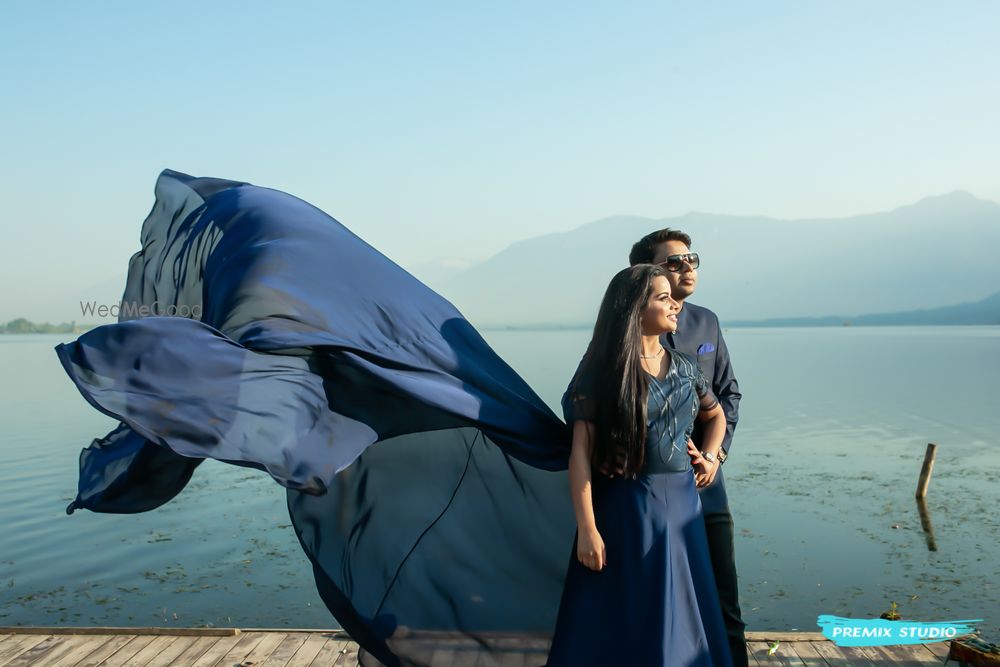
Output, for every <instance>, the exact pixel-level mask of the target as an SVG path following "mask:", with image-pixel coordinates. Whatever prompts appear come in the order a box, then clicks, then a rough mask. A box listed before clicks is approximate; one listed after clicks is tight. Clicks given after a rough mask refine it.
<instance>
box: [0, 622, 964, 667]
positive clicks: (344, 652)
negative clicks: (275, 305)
mask: <svg viewBox="0 0 1000 667" xmlns="http://www.w3.org/2000/svg"><path fill="white" fill-rule="evenodd" d="M418 641H420V642H422V643H427V644H428V645H427V656H428V658H429V659H430V663H431V664H433V665H434V667H439V666H440V667H449V666H451V665H454V666H456V667H458V666H459V665H462V666H465V667H491V666H492V665H493V664H496V665H498V666H499V665H502V666H503V667H508V666H511V667H533V666H535V665H542V664H543V663H544V662H545V652H546V648H545V647H544V646H541V645H538V641H537V640H536V641H532V640H528V641H526V642H522V643H521V644H522V645H521V646H518V642H517V640H508V641H510V642H511V643H510V648H509V649H507V650H506V651H504V653H503V654H502V655H499V656H497V659H495V660H494V659H492V658H481V657H477V656H476V654H475V653H471V652H466V653H465V655H464V656H463V651H462V648H461V646H458V645H456V643H454V642H441V641H440V640H438V641H437V646H436V647H434V646H433V645H432V642H431V640H428V639H422V640H418ZM428 642H431V643H428ZM775 642H777V644H775ZM772 647H774V650H773V652H771V651H770V650H771V648H772ZM747 648H748V650H749V653H750V664H751V665H754V666H758V667H759V666H761V665H785V666H788V665H791V666H794V667H855V666H857V667H875V666H883V665H884V666H886V667H889V666H893V667H895V666H901V667H918V666H920V665H938V666H941V665H943V664H944V662H945V659H946V657H947V655H948V644H947V643H935V644H924V645H914V646H873V647H865V648H843V647H838V646H836V645H835V644H833V643H832V642H830V641H828V640H827V639H826V638H824V637H823V635H821V634H819V633H813V632H749V633H747ZM357 657H358V645H357V644H355V643H354V642H353V641H351V640H350V638H349V637H348V636H347V635H346V634H344V633H343V632H340V631H319V630H236V629H202V628H191V629H183V628H0V667H24V666H27V665H36V666H38V667H42V666H48V667H98V666H105V665H106V666H108V667H111V666H116V665H117V666H127V667H353V666H354V665H356V664H357ZM463 657H464V658H466V659H464V660H463ZM470 659H471V660H470ZM477 660H478V662H477ZM952 664H953V665H954V664H955V663H952Z"/></svg>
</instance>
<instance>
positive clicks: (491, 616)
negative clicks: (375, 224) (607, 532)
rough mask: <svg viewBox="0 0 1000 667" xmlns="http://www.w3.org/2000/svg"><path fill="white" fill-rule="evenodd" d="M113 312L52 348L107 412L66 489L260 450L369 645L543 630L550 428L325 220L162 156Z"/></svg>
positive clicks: (166, 479) (178, 485) (561, 429)
mask: <svg viewBox="0 0 1000 667" xmlns="http://www.w3.org/2000/svg"><path fill="white" fill-rule="evenodd" d="M119 320H120V321H119V322H118V323H116V324H112V325H108V326H102V327H99V328H97V329H94V330H92V331H90V332H88V333H86V334H84V335H82V336H81V337H80V338H79V339H78V340H76V341H75V342H73V343H69V344H66V345H60V346H58V347H57V348H56V351H57V354H58V355H59V359H60V361H61V362H62V364H63V367H64V368H65V370H66V372H67V373H68V374H69V376H70V377H71V378H72V380H73V382H74V383H75V384H76V386H77V387H78V388H79V390H80V392H81V393H82V394H83V396H84V397H85V398H86V399H87V400H88V401H89V402H90V403H91V404H92V405H93V406H94V407H96V408H97V409H98V410H100V411H102V412H104V413H106V414H108V415H110V416H112V417H114V418H115V419H118V420H119V421H120V422H121V423H120V425H119V426H118V427H117V428H116V429H115V430H114V431H112V432H111V433H109V434H108V435H107V436H105V437H104V438H101V439H98V440H95V441H94V442H93V444H91V446H90V447H88V448H87V449H85V450H84V451H83V453H82V454H81V457H80V483H79V492H78V495H77V497H76V499H75V500H74V501H73V503H72V504H71V505H70V506H69V508H67V511H68V512H72V511H73V510H75V509H88V510H92V511H96V512H117V513H128V512H141V511H146V510H149V509H152V508H155V507H158V506H159V505H161V504H163V503H165V502H167V501H169V500H170V499H171V498H173V497H174V496H175V495H176V494H177V493H179V492H180V491H181V490H182V489H183V488H184V486H185V485H186V484H187V482H188V480H190V478H191V476H192V474H193V473H194V470H195V468H196V467H197V466H198V464H199V463H200V462H201V461H202V460H203V459H205V458H214V459H217V460H220V461H225V462H228V463H233V464H236V465H241V466H249V467H253V468H257V469H260V470H263V471H266V472H267V473H268V474H269V475H271V476H272V477H273V478H274V479H275V480H276V481H277V482H279V483H280V484H282V485H284V486H285V487H287V488H288V506H289V512H290V515H291V517H292V522H293V524H294V526H295V530H296V532H297V534H298V536H299V539H300V541H301V543H302V546H303V548H304V550H305V551H306V553H307V554H308V555H309V558H310V560H311V561H312V563H313V567H314V572H315V576H316V583H317V587H318V589H319V591H320V594H321V595H322V597H323V599H324V601H325V602H326V604H327V605H328V606H329V607H330V609H331V611H332V612H333V614H334V615H335V616H336V618H337V619H338V621H340V623H341V625H342V626H343V628H344V629H345V630H347V631H348V632H350V633H351V635H352V636H353V637H354V638H355V639H356V640H357V641H358V642H359V643H360V644H361V646H362V647H363V648H364V649H365V651H366V652H367V653H368V654H370V655H371V656H374V658H376V659H377V660H379V661H381V662H383V663H385V664H389V665H393V664H426V663H428V662H430V660H429V658H428V657H427V656H426V655H424V654H421V650H424V649H422V648H421V647H420V645H419V642H416V643H414V642H413V641H410V639H411V638H412V637H413V636H415V635H414V634H413V632H414V631H440V632H445V633H457V634H459V635H462V636H465V637H471V638H473V639H474V640H475V644H476V645H477V646H479V647H483V648H485V649H486V650H489V648H490V647H491V646H492V645H493V644H491V641H492V639H491V637H495V636H503V635H504V634H505V633H506V634H511V633H514V634H520V635H525V636H526V635H528V634H531V633H535V634H539V635H542V636H545V635H549V634H551V631H552V628H553V627H554V624H555V617H556V612H557V609H558V604H559V597H560V594H561V590H562V582H563V578H564V575H565V570H566V567H565V564H566V561H565V559H566V554H568V553H569V550H570V548H571V544H572V540H573V530H574V521H573V514H572V508H571V506H570V502H569V498H568V494H567V493H566V489H567V484H566V479H565V472H560V471H564V470H565V468H566V464H567V458H568V455H569V442H570V440H569V431H568V429H567V428H566V426H565V424H563V422H562V421H561V420H559V419H558V418H557V417H556V416H555V415H554V414H553V413H552V412H551V411H550V410H549V409H548V408H547V407H546V406H545V404H544V403H543V402H542V401H541V399H540V398H539V397H538V396H537V395H536V394H535V393H534V392H533V391H532V390H531V388H530V387H529V386H528V385H527V384H526V383H525V382H524V381H523V380H522V379H521V378H520V377H519V376H518V375H517V374H516V373H515V372H514V371H513V370H512V369H511V368H510V367H509V366H508V365H507V364H506V363H505V362H504V361H503V360H502V359H500V357H498V356H497V355H496V354H495V353H494V352H493V351H492V350H491V349H490V347H489V346H488V345H487V344H486V342H485V341H484V340H483V339H482V337H481V336H480V335H479V334H478V333H477V332H476V331H475V329H474V328H473V327H472V326H471V325H470V324H469V323H468V322H467V321H466V320H465V319H464V318H463V317H462V316H461V314H460V313H459V312H458V311H457V310H456V309H455V308H454V307H453V306H452V305H451V304H450V303H448V302H447V301H446V300H444V299H443V298H441V297H440V296H438V295H437V294H435V293H434V292H433V291H432V290H430V289H429V288H427V287H426V286H424V285H423V284H421V283H420V282H419V281H418V280H416V279H415V278H413V277H412V276H410V275H409V274H408V273H406V272H405V271H404V270H403V269H401V268H400V267H399V266H397V265H396V264H394V263H393V262H391V261H390V260H388V259H387V258H386V257H384V256H383V255H381V254H380V253H379V252H378V251H376V250H375V249H374V248H372V247H371V246H369V245H367V244H366V243H365V242H364V241H362V240H361V239H359V238H358V237H357V236H355V235H354V234H352V233H351V232H350V231H349V230H348V229H346V228H345V227H344V226H343V225H341V224H340V223H338V222H337V221H336V220H334V219H333V218H331V217H329V216H328V215H326V214H325V213H323V212H322V211H320V210H319V209H317V208H315V207H313V206H311V205H309V204H307V203H306V202H304V201H302V200H299V199H296V198H295V197H292V196H290V195H288V194H285V193H282V192H279V191H276V190H271V189H267V188H262V187H256V186H253V185H249V184H247V183H239V182H232V181H224V180H219V179H207V178H193V177H190V176H187V175H184V174H180V173H177V172H173V171H164V172H163V173H162V174H161V175H160V177H159V179H158V181H157V184H156V202H155V204H154V206H153V210H152V211H151V212H150V214H149V216H148V217H147V219H146V221H145V222H144V224H143V228H142V249H141V250H140V251H139V252H138V253H136V254H135V255H134V256H133V257H132V260H131V262H130V265H129V272H128V281H127V284H126V288H125V293H124V297H123V303H122V310H121V316H120V318H119ZM524 563H530V564H531V565H530V567H527V568H522V567H520V566H521V565H522V564H524ZM544 646H547V644H544V643H543V644H542V645H540V648H539V650H540V651H541V654H540V655H541V658H542V659H543V660H544Z"/></svg>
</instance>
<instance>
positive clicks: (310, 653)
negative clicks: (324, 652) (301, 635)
mask: <svg viewBox="0 0 1000 667" xmlns="http://www.w3.org/2000/svg"><path fill="white" fill-rule="evenodd" d="M327 641H329V639H328V637H327V636H326V635H325V634H323V635H320V634H316V633H312V634H309V635H306V640H305V641H304V642H302V646H300V647H299V650H297V651H296V652H295V655H293V656H292V657H291V658H289V660H288V662H287V663H286V665H285V667H309V665H311V664H312V661H313V659H314V658H315V657H316V656H317V655H318V654H319V651H320V649H322V648H323V646H324V645H325V644H326V643H327ZM330 662H333V661H332V660H331V661H330Z"/></svg>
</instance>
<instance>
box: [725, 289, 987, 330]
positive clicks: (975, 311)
mask: <svg viewBox="0 0 1000 667" xmlns="http://www.w3.org/2000/svg"><path fill="white" fill-rule="evenodd" d="M724 324H725V325H726V326H735V327H826V326H887V325H890V326H896V325H935V324H1000V292H997V293H996V294H994V295H992V296H990V297H987V298H985V299H983V300H982V301H974V302H971V303H960V304H957V305H954V306H945V307H943V308H931V309H926V310H910V311H906V312H902V313H878V314H869V315H857V316H854V317H845V316H842V315H833V316H829V317H793V318H776V319H768V320H755V321H751V322H742V321H726V322H724Z"/></svg>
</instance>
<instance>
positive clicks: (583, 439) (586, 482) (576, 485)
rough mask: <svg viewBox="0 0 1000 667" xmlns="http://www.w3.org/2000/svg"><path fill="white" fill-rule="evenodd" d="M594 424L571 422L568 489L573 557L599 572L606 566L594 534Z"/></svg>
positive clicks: (595, 526)
mask: <svg viewBox="0 0 1000 667" xmlns="http://www.w3.org/2000/svg"><path fill="white" fill-rule="evenodd" d="M593 437H594V425H593V424H592V423H591V422H586V421H575V422H573V449H572V451H571V452H570V455H569V489H570V497H571V498H572V500H573V512H574V513H575V514H576V527H577V547H576V557H577V558H578V559H579V560H580V562H581V563H582V564H583V565H584V566H586V567H588V568H590V569H591V570H597V571H600V570H601V569H603V568H604V565H605V564H606V563H607V557H606V554H605V551H604V540H602V539H601V535H600V533H598V532H597V521H596V520H595V518H594V499H593V493H592V484H591V481H592V479H591V469H590V452H591V448H592V447H593V444H592V442H593Z"/></svg>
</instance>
